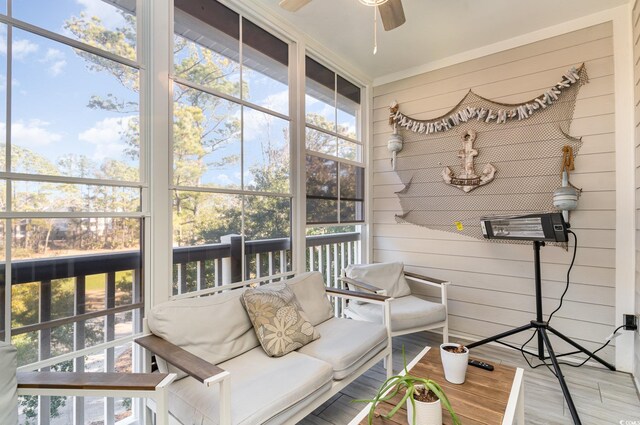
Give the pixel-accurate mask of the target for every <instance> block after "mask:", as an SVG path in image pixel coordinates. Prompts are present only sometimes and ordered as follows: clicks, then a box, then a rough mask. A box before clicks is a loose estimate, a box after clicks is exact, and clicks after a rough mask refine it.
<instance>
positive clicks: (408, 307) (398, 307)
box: [349, 295, 447, 332]
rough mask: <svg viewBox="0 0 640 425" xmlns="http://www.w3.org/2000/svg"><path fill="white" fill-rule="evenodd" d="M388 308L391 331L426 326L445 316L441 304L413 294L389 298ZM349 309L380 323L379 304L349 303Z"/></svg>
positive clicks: (444, 310) (439, 320)
mask: <svg viewBox="0 0 640 425" xmlns="http://www.w3.org/2000/svg"><path fill="white" fill-rule="evenodd" d="M390 309H391V313H390V314H391V331H392V332H398V331H403V330H405V329H413V328H420V327H423V326H428V325H430V324H433V323H438V322H442V321H444V320H445V319H446V317H447V309H446V307H445V306H444V305H443V304H440V303H434V302H431V301H427V300H424V299H422V298H418V297H416V296H413V295H409V296H408V297H401V298H396V299H393V300H391V301H390ZM349 310H351V311H352V312H353V313H355V315H357V316H358V317H360V318H362V319H365V320H369V321H372V322H376V323H382V307H381V306H379V305H376V304H369V303H365V304H350V305H349Z"/></svg>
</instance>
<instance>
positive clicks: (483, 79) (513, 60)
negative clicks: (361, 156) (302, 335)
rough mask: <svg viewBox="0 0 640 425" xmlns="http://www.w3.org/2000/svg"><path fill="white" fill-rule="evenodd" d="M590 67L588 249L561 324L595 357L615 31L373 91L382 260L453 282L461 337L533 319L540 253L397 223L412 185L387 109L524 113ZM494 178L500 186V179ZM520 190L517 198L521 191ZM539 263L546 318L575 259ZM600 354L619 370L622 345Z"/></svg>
mask: <svg viewBox="0 0 640 425" xmlns="http://www.w3.org/2000/svg"><path fill="white" fill-rule="evenodd" d="M582 62H585V63H586V67H587V72H588V74H589V79H590V83H589V84H587V85H585V86H583V87H582V88H581V89H580V93H579V96H578V99H577V102H576V108H575V114H574V120H573V122H572V125H571V134H572V135H574V136H579V137H582V140H583V146H582V149H581V150H580V154H579V156H578V157H577V160H576V170H575V172H574V173H573V174H572V177H571V180H572V182H573V183H574V184H575V185H576V186H578V187H582V188H583V190H584V191H583V196H582V198H581V200H580V205H579V210H577V211H575V212H573V213H572V216H571V224H572V227H573V230H574V231H575V232H576V233H577V235H578V238H579V248H578V254H577V258H576V264H575V266H574V268H573V272H572V274H571V281H572V283H571V286H570V288H569V291H568V293H567V295H566V297H565V301H564V305H563V307H562V309H561V310H560V311H559V312H558V313H556V315H555V316H554V318H553V323H552V325H553V326H554V327H555V328H556V329H558V330H560V331H561V332H564V333H565V334H567V335H568V336H570V337H571V338H574V339H575V340H576V341H577V342H579V343H582V344H583V345H584V346H586V347H587V348H589V349H595V348H597V347H599V346H600V345H601V344H602V343H603V342H604V341H605V338H606V337H607V336H608V335H609V334H610V333H611V331H612V330H613V325H614V317H615V195H616V194H615V146H614V81H613V40H612V25H611V23H605V24H601V25H597V26H593V27H589V28H585V29H582V30H579V31H575V32H571V33H567V34H564V35H561V36H558V37H554V38H550V39H546V40H542V41H539V42H536V43H532V44H529V45H526V46H522V47H518V48H515V49H511V50H507V51H504V52H500V53H496V54H493V55H489V56H485V57H482V58H479V59H475V60H472V61H468V62H465V63H461V64H457V65H453V66H450V67H446V68H442V69H438V70H435V71H432V72H427V73H424V74H421V75H418V76H415V77H411V78H406V79H403V80H399V81H394V82H392V83H389V84H385V85H382V86H378V87H376V88H375V89H374V111H373V116H374V123H373V145H374V146H373V241H372V243H373V260H374V261H377V262H381V261H403V262H404V263H405V265H406V267H407V269H409V270H412V271H415V272H420V273H423V274H426V275H429V276H432V277H435V278H439V279H445V280H450V281H451V282H452V286H451V287H450V290H449V321H450V330H451V332H452V333H454V334H458V335H464V336H468V337H471V338H473V339H480V338H482V337H487V336H490V335H494V334H496V333H499V332H503V331H506V330H508V329H511V328H512V327H515V326H520V325H523V324H526V323H528V322H529V321H530V320H531V319H533V318H534V312H535V290H534V284H533V249H532V247H531V246H529V245H512V244H498V243H490V242H486V241H480V240H476V239H471V238H467V237H464V236H460V235H455V234H453V233H445V232H438V231H433V230H429V229H426V228H423V227H419V226H416V225H412V224H398V223H396V221H395V218H394V214H397V213H401V208H400V203H399V201H398V199H397V197H396V195H395V194H394V192H395V191H397V190H400V189H401V188H402V187H403V185H402V184H401V183H400V181H399V179H398V177H397V175H396V174H395V173H394V172H393V171H392V170H391V166H390V160H389V153H388V152H387V147H386V144H387V140H388V138H389V135H390V134H391V129H390V127H389V126H388V123H387V119H388V106H389V104H390V103H391V102H392V101H393V100H397V101H398V102H399V103H400V110H401V111H402V112H403V113H405V114H408V115H411V116H413V117H416V118H419V119H428V118H433V117H436V116H438V115H441V114H443V113H445V112H447V111H448V110H450V109H451V108H452V107H454V106H455V105H456V104H457V103H458V101H459V100H460V99H461V98H462V97H463V96H464V94H465V93H466V92H467V90H469V89H471V88H472V89H473V90H474V91H475V92H476V93H477V94H479V95H481V96H484V97H487V98H490V99H495V100H497V101H501V102H510V103H514V102H523V101H527V100H530V99H531V98H532V97H534V96H537V95H539V94H540V93H542V92H544V91H545V90H546V89H547V88H548V87H550V86H552V85H553V84H555V83H556V82H557V81H558V79H559V78H560V76H561V75H562V74H563V73H564V72H565V71H566V70H567V69H568V68H569V67H571V66H573V65H579V64H580V63H582ZM639 115H640V114H639ZM457 149H458V146H455V147H452V151H454V150H457ZM452 154H453V153H452ZM559 171H560V170H558V173H559ZM638 175H640V171H639V172H638ZM496 178H497V179H500V175H499V174H498V175H497V177H496ZM560 183H561V182H560V177H559V175H558V185H560ZM513 184H514V190H515V192H516V193H517V181H515V180H514V182H513ZM516 196H517V195H516ZM639 246H640V244H639ZM541 259H542V262H543V264H542V278H543V295H544V310H545V312H546V313H547V314H548V313H550V312H551V311H552V310H553V309H555V307H556V306H557V305H558V302H559V298H560V295H561V293H562V291H563V289H564V285H565V279H566V273H567V268H568V264H569V263H570V260H571V251H569V252H565V251H564V250H562V249H561V248H558V247H545V248H543V249H542V253H541ZM434 296H435V293H434ZM526 338H528V336H524V335H519V336H514V337H512V338H510V339H509V340H510V341H511V342H513V343H523V342H524V340H525V339H526ZM552 342H553V344H554V348H556V349H557V350H558V351H568V348H569V347H568V346H567V345H566V344H565V343H563V342H562V341H560V340H558V339H557V338H552ZM530 347H531V348H533V347H535V344H534V343H532V344H531V346H530ZM600 353H602V355H603V357H604V358H605V359H607V360H609V361H613V359H614V356H613V354H614V347H613V346H609V347H607V348H605V349H604V350H602V351H601V352H600Z"/></svg>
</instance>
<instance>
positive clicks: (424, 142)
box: [395, 65, 588, 246]
mask: <svg viewBox="0 0 640 425" xmlns="http://www.w3.org/2000/svg"><path fill="white" fill-rule="evenodd" d="M577 74H578V75H579V76H580V78H579V80H578V81H577V82H576V83H575V84H573V85H571V86H570V87H566V88H563V90H562V93H561V95H560V96H559V97H558V100H556V101H555V102H553V103H551V104H550V105H547V107H546V108H540V109H538V110H536V111H535V112H534V113H533V114H531V115H530V116H529V117H528V118H526V119H522V120H518V119H517V118H515V119H508V120H506V122H503V123H499V124H498V123H496V122H495V121H494V122H490V123H487V122H485V120H478V119H475V118H473V119H470V120H468V121H467V122H460V123H459V124H458V125H456V126H454V127H453V128H451V129H449V130H448V131H441V132H437V133H431V134H421V133H416V132H413V131H410V130H409V129H406V128H403V127H400V126H399V128H398V132H399V134H400V135H401V136H402V138H403V139H404V147H403V149H402V151H401V152H400V153H399V154H398V156H397V159H396V169H395V171H396V173H397V175H398V177H399V178H400V180H401V181H402V183H403V184H404V188H403V189H402V190H400V191H398V192H396V195H397V196H398V198H399V199H400V205H401V207H402V213H401V214H396V216H395V217H396V221H397V222H400V223H403V222H405V223H412V224H416V225H418V226H423V227H427V228H429V229H434V230H441V231H445V232H452V233H456V234H462V235H466V236H471V237H474V238H477V239H484V238H483V237H482V232H481V230H480V217H483V216H487V215H516V214H517V215H521V214H527V213H534V212H551V211H555V209H554V207H553V200H552V198H553V191H554V190H555V189H556V188H558V187H559V186H560V185H561V172H560V170H561V169H562V162H563V151H562V148H563V146H565V145H569V146H571V147H572V148H573V155H574V159H575V157H576V156H577V155H578V152H579V150H580V147H581V146H582V141H581V139H579V138H575V137H571V136H570V135H569V128H570V125H571V120H572V117H573V112H574V108H575V102H576V97H577V95H578V91H579V90H580V87H581V86H582V85H583V84H585V83H587V82H588V77H587V72H586V69H585V67H584V65H582V66H581V67H580V68H579V69H578V70H577ZM534 100H535V99H534ZM519 105H522V104H515V105H514V104H505V103H499V102H494V101H492V100H489V99H485V98H483V97H481V96H479V95H477V94H475V93H473V92H472V91H469V92H468V93H467V95H466V96H465V97H464V98H463V99H462V100H461V101H460V103H459V104H458V105H456V107H454V108H453V109H452V110H451V111H449V112H448V113H446V114H445V115H443V116H442V117H439V118H434V119H430V120H426V121H422V123H429V122H433V121H436V120H441V119H442V118H446V117H448V116H450V115H451V113H452V112H454V111H458V110H461V109H464V108H466V107H473V108H477V109H479V108H485V109H486V110H489V109H492V110H494V111H495V110H500V109H502V110H511V109H512V108H514V107H517V106H519ZM397 121H398V122H399V120H397ZM413 121H416V122H417V121H418V120H413ZM414 129H415V127H414ZM467 131H476V132H477V136H476V139H475V142H474V145H473V148H474V149H476V150H477V151H478V155H477V156H476V157H475V161H474V162H475V164H474V165H475V170H476V173H477V174H480V173H481V172H482V170H483V168H484V167H485V166H486V165H487V164H492V165H493V166H494V167H495V168H496V173H495V179H494V180H493V181H492V182H490V183H488V184H486V185H483V186H479V187H477V188H475V189H474V190H472V191H470V192H468V193H465V192H463V191H462V190H461V189H459V188H457V187H455V186H451V185H449V184H446V183H445V182H444V180H443V177H442V172H443V169H444V168H445V167H449V168H450V169H451V170H452V171H453V172H454V174H456V175H458V173H460V172H461V170H462V169H463V166H462V164H461V161H463V160H461V159H460V158H458V152H459V151H460V150H461V149H462V147H463V137H464V135H465V133H467ZM508 242H512V243H513V242H516V241H508ZM524 243H527V242H524ZM561 245H562V246H564V244H561Z"/></svg>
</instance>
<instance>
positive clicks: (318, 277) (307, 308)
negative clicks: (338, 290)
mask: <svg viewBox="0 0 640 425" xmlns="http://www.w3.org/2000/svg"><path fill="white" fill-rule="evenodd" d="M284 282H285V283H286V284H287V286H289V287H290V288H291V289H292V290H293V293H294V294H296V298H297V299H298V302H299V303H300V306H301V307H302V309H303V310H304V312H305V313H306V314H307V317H309V321H310V322H311V324H312V325H313V326H316V325H318V324H320V323H322V322H324V321H326V320H329V319H331V318H332V317H333V307H332V306H331V302H329V299H328V298H327V292H326V291H325V287H324V279H323V278H322V273H320V272H307V273H302V274H299V275H297V276H296V277H294V278H292V279H288V280H285V281H284Z"/></svg>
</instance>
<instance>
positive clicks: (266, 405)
mask: <svg viewBox="0 0 640 425" xmlns="http://www.w3.org/2000/svg"><path fill="white" fill-rule="evenodd" d="M220 367H222V368H223V369H225V370H227V371H229V372H230V373H231V375H230V380H231V423H232V424H234V425H256V424H261V423H263V422H265V421H267V420H269V419H270V418H272V417H273V416H276V415H278V414H279V413H280V412H283V411H285V410H286V409H288V408H290V407H291V406H293V405H294V404H295V403H298V402H300V401H301V400H304V399H305V398H307V397H310V396H314V397H318V396H320V395H321V394H323V393H324V391H322V389H323V388H326V390H329V389H330V387H331V376H332V370H331V366H330V365H329V364H328V363H325V362H323V361H321V360H317V359H314V358H313V357H309V356H305V355H303V354H300V353H298V352H295V351H294V352H292V353H289V354H287V355H286V356H283V357H275V358H274V357H268V356H267V355H266V354H265V352H264V351H263V350H262V348H255V349H253V350H251V351H248V352H246V353H244V354H242V355H241V356H238V357H236V358H234V359H231V360H229V361H226V362H224V363H222V364H220ZM219 400H220V393H219V386H218V385H214V386H212V387H206V386H205V385H203V384H202V383H201V382H198V381H196V380H195V379H193V378H191V377H189V378H186V379H183V380H181V381H178V382H174V383H173V384H171V385H170V386H169V409H170V411H171V414H172V415H173V416H175V417H176V418H177V419H178V420H179V421H180V422H182V423H183V424H199V425H200V424H202V425H205V424H206V425H216V424H219V422H220V406H219ZM306 401H308V400H306Z"/></svg>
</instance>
